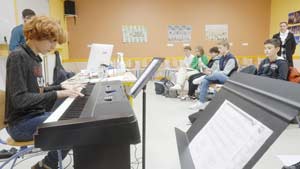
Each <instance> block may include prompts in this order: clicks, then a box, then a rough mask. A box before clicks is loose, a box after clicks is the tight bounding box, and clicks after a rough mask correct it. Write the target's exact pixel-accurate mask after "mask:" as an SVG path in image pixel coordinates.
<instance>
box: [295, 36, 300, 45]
mask: <svg viewBox="0 0 300 169" xmlns="http://www.w3.org/2000/svg"><path fill="white" fill-rule="evenodd" d="M295 41H296V43H297V44H299V41H300V36H295Z"/></svg>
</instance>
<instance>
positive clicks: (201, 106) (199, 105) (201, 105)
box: [189, 102, 209, 110]
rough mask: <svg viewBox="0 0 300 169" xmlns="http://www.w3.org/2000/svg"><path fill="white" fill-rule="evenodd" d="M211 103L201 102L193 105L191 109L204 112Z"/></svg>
mask: <svg viewBox="0 0 300 169" xmlns="http://www.w3.org/2000/svg"><path fill="white" fill-rule="evenodd" d="M208 103H209V102H205V103H201V102H197V103H195V104H193V105H192V106H190V107H189V109H192V110H204V109H205V107H206V106H207V105H208Z"/></svg>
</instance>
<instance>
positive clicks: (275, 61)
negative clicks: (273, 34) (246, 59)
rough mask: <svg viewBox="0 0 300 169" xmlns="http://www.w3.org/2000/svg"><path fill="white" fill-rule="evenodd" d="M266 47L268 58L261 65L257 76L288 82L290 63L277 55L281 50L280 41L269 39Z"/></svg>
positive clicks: (265, 44)
mask: <svg viewBox="0 0 300 169" xmlns="http://www.w3.org/2000/svg"><path fill="white" fill-rule="evenodd" d="M264 46H265V55H266V56H267V58H265V59H264V60H263V61H261V63H260V64H259V68H258V72H257V75H259V76H265V77H270V78H274V79H280V80H287V77H288V71H289V68H288V63H287V61H286V60H285V59H284V58H283V57H281V56H278V55H277V53H278V51H279V50H280V41H279V40H278V39H268V40H266V41H265V43H264Z"/></svg>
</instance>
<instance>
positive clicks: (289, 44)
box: [273, 22, 297, 66]
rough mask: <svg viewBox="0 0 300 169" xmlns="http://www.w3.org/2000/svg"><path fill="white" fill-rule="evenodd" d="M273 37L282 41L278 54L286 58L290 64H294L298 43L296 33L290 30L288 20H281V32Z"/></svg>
mask: <svg viewBox="0 0 300 169" xmlns="http://www.w3.org/2000/svg"><path fill="white" fill-rule="evenodd" d="M273 38H275V39H278V40H279V41H280V50H279V51H278V56H281V57H283V58H284V59H286V60H287V61H288V65H289V66H294V64H293V55H294V53H295V49H296V45H297V44H296V41H295V38H294V34H293V33H292V32H290V31H289V30H288V23H287V22H280V32H279V33H277V34H275V35H273Z"/></svg>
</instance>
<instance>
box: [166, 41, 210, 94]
mask: <svg viewBox="0 0 300 169" xmlns="http://www.w3.org/2000/svg"><path fill="white" fill-rule="evenodd" d="M195 54H196V56H195V57H194V58H193V60H192V63H191V65H190V68H186V69H180V70H179V72H178V77H177V79H176V84H175V86H173V87H172V88H171V89H173V90H182V89H183V87H184V84H185V81H186V80H187V79H188V78H189V77H190V76H191V75H194V74H196V73H199V72H202V71H203V70H204V69H205V68H206V67H207V66H206V65H207V63H208V59H207V56H205V54H204V49H203V48H202V47H201V46H197V47H196V48H195ZM184 97H187V96H183V97H182V99H183V98H184Z"/></svg>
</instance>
